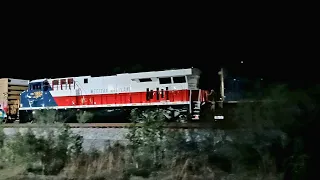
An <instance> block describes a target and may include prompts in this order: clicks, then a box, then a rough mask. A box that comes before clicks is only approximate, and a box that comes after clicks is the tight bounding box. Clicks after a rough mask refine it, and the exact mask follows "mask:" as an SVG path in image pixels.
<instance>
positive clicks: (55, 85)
mask: <svg viewBox="0 0 320 180" xmlns="http://www.w3.org/2000/svg"><path fill="white" fill-rule="evenodd" d="M52 89H53V90H54V89H56V90H59V81H58V80H53V81H52Z"/></svg>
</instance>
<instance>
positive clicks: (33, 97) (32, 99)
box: [21, 91, 57, 108]
mask: <svg viewBox="0 0 320 180" xmlns="http://www.w3.org/2000/svg"><path fill="white" fill-rule="evenodd" d="M21 104H22V107H23V108H27V107H52V106H57V103H56V102H55V100H54V98H53V97H52V95H51V93H50V92H49V91H25V92H23V93H21Z"/></svg>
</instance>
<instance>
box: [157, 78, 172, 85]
mask: <svg viewBox="0 0 320 180" xmlns="http://www.w3.org/2000/svg"><path fill="white" fill-rule="evenodd" d="M159 82H160V84H171V77H167V78H159Z"/></svg>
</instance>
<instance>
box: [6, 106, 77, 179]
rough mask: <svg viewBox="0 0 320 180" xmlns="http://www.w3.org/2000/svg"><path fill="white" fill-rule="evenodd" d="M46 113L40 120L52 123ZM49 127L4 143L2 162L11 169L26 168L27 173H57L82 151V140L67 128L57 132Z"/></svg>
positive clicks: (30, 131)
mask: <svg viewBox="0 0 320 180" xmlns="http://www.w3.org/2000/svg"><path fill="white" fill-rule="evenodd" d="M45 113H46V114H45V116H41V115H39V114H40V113H39V114H38V118H39V119H37V120H39V121H44V122H45V123H50V121H49V120H53V118H51V119H49V118H48V119H46V118H47V117H48V116H47V115H48V112H45ZM51 115H53V117H56V116H55V115H54V114H51ZM49 127H50V126H48V127H47V128H42V129H30V128H29V129H28V130H27V132H25V133H20V132H17V133H16V134H15V135H14V136H13V137H12V138H10V139H8V140H6V142H5V143H4V144H3V147H2V148H1V155H0V156H1V161H2V162H4V163H5V164H6V165H8V166H15V165H19V166H23V167H24V169H25V171H26V172H32V173H35V174H45V175H49V174H58V173H59V172H60V171H61V170H62V169H63V168H64V167H65V165H66V163H68V162H69V161H70V160H72V158H75V157H77V156H78V155H79V154H80V153H81V152H82V137H81V136H78V135H75V134H73V133H72V132H71V131H70V128H69V127H68V126H66V125H61V126H60V127H59V128H58V129H56V130H54V129H50V128H49ZM0 134H1V133H0ZM0 136H1V135H0ZM0 138H1V137H0Z"/></svg>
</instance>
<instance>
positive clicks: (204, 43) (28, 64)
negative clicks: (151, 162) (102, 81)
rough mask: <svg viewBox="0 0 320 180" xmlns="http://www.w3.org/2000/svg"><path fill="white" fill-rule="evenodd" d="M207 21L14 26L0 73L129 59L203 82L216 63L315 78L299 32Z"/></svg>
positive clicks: (39, 73) (109, 66)
mask: <svg viewBox="0 0 320 180" xmlns="http://www.w3.org/2000/svg"><path fill="white" fill-rule="evenodd" d="M209 27H210V26H207V27H202V26H199V27H198V29H196V30H191V29H190V30H189V29H188V30H185V29H184V30H181V28H180V31H179V30H176V29H172V28H171V27H168V28H164V29H163V31H161V30H157V31H154V29H150V30H149V31H148V30H144V31H139V30H136V29H134V28H133V30H132V29H128V28H129V27H127V28H123V29H112V28H110V27H107V29H103V28H101V27H100V28H99V27H92V28H91V29H81V30H79V29H76V28H71V29H67V28H62V27H61V28H57V29H51V30H50V31H47V30H43V29H38V30H37V31H33V32H32V33H30V32H31V31H28V33H27V32H26V31H19V30H15V31H13V32H11V33H9V35H8V36H7V38H6V40H5V41H4V44H5V47H4V48H3V49H2V50H3V54H2V58H1V74H0V75H1V77H11V78H22V79H36V78H46V77H47V78H48V77H66V76H80V75H92V76H102V75H107V74H112V73H113V71H114V69H115V68H116V67H119V68H121V69H130V68H132V66H134V65H136V64H140V65H141V66H142V67H143V69H145V70H157V69H165V68H182V67H191V66H193V67H198V68H200V69H201V70H202V71H203V73H204V76H205V77H206V79H207V81H208V84H210V82H209V80H208V79H210V77H217V72H218V70H219V69H220V67H221V66H223V67H226V68H227V69H228V71H229V72H230V73H233V74H239V75H245V76H250V77H263V78H264V79H267V80H271V81H282V82H289V81H290V82H295V81H296V82H298V81H299V83H301V84H303V83H307V82H308V83H315V81H314V80H316V79H317V77H315V76H317V74H316V73H315V72H314V71H312V69H315V64H316V63H317V62H315V59H314V57H313V56H312V55H311V54H312V53H311V52H312V51H313V50H314V48H313V47H312V46H310V45H308V44H307V43H306V40H305V39H306V38H302V37H300V36H292V35H293V34H294V33H293V32H289V31H285V30H283V31H282V30H281V31H280V30H275V29H272V28H271V29H270V30H265V29H264V30H263V31H260V30H259V29H256V31H252V30H251V31H246V30H235V29H232V28H230V29H228V30H227V31H224V29H220V30H219V31H212V30H213V29H210V28H209ZM202 28H203V29H202ZM42 30H43V31H42ZM221 32H223V33H221ZM241 61H244V63H243V64H241V63H240V62H241ZM14 67H15V68H14ZM210 81H212V80H210Z"/></svg>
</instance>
